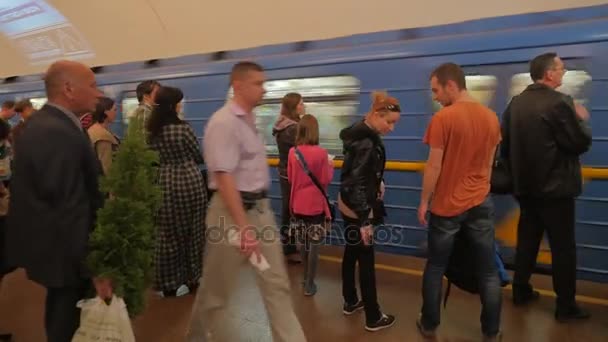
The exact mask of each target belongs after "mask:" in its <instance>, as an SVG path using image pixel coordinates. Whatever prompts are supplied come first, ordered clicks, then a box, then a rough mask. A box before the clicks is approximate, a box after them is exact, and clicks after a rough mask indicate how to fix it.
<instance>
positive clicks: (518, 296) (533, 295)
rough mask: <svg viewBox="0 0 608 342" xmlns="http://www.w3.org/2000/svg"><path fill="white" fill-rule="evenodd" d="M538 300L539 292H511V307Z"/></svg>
mask: <svg viewBox="0 0 608 342" xmlns="http://www.w3.org/2000/svg"><path fill="white" fill-rule="evenodd" d="M539 298H540V292H538V291H530V292H516V291H513V305H516V306H520V305H526V304H528V303H531V302H535V301H537V300H538V299H539Z"/></svg>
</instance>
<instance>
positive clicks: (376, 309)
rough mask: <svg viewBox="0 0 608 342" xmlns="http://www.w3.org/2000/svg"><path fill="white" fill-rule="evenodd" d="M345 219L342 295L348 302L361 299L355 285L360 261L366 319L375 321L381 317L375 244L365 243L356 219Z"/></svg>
mask: <svg viewBox="0 0 608 342" xmlns="http://www.w3.org/2000/svg"><path fill="white" fill-rule="evenodd" d="M342 218H343V219H344V239H345V240H346V246H345V247H344V257H343V258H342V296H343V297H344V301H345V302H346V303H347V304H355V303H357V302H358V301H359V299H358V297H357V288H356V287H355V266H356V265H357V262H358V263H359V286H361V297H362V299H363V303H364V304H365V320H366V321H367V323H375V322H377V321H378V320H379V319H380V316H381V313H380V306H379V305H378V297H377V294H376V272H375V268H374V246H373V244H370V245H367V246H366V245H365V244H363V240H362V238H361V231H360V230H359V229H360V228H361V227H360V226H359V225H358V224H357V223H356V221H355V220H353V219H350V218H348V217H346V216H345V215H342Z"/></svg>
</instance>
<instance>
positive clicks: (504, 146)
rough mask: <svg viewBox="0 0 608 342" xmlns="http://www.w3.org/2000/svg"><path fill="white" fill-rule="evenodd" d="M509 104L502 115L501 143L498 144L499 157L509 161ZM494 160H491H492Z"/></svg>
mask: <svg viewBox="0 0 608 342" xmlns="http://www.w3.org/2000/svg"><path fill="white" fill-rule="evenodd" d="M511 103H513V100H511V102H510V103H509V105H508V106H507V109H506V110H505V111H504V113H502V124H501V136H502V141H501V143H500V157H501V158H503V159H509V157H510V144H511V135H510V134H511V132H510V131H511V127H510V126H511ZM493 159H494V158H492V160H493Z"/></svg>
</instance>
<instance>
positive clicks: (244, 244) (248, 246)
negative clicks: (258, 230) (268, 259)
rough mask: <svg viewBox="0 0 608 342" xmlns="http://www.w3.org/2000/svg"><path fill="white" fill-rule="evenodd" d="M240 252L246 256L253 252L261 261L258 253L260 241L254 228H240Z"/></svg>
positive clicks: (259, 260)
mask: <svg viewBox="0 0 608 342" xmlns="http://www.w3.org/2000/svg"><path fill="white" fill-rule="evenodd" d="M240 235H241V248H240V249H241V253H242V254H244V255H246V256H247V257H248V258H249V257H250V256H251V254H252V253H253V254H255V255H256V257H257V261H258V262H261V261H262V256H261V253H260V243H259V241H258V239H257V237H256V234H255V230H254V229H253V228H251V227H247V228H243V229H241V234H240Z"/></svg>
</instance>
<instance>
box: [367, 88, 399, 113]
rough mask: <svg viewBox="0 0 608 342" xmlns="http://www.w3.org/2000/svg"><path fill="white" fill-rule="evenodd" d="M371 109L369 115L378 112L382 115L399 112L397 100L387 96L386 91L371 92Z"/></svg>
mask: <svg viewBox="0 0 608 342" xmlns="http://www.w3.org/2000/svg"><path fill="white" fill-rule="evenodd" d="M371 97H372V107H371V111H370V113H374V112H380V114H382V115H384V114H385V113H388V112H400V111H401V108H400V107H399V100H397V99H396V98H394V97H392V96H389V95H388V93H387V92H386V91H374V92H372V95H371Z"/></svg>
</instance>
